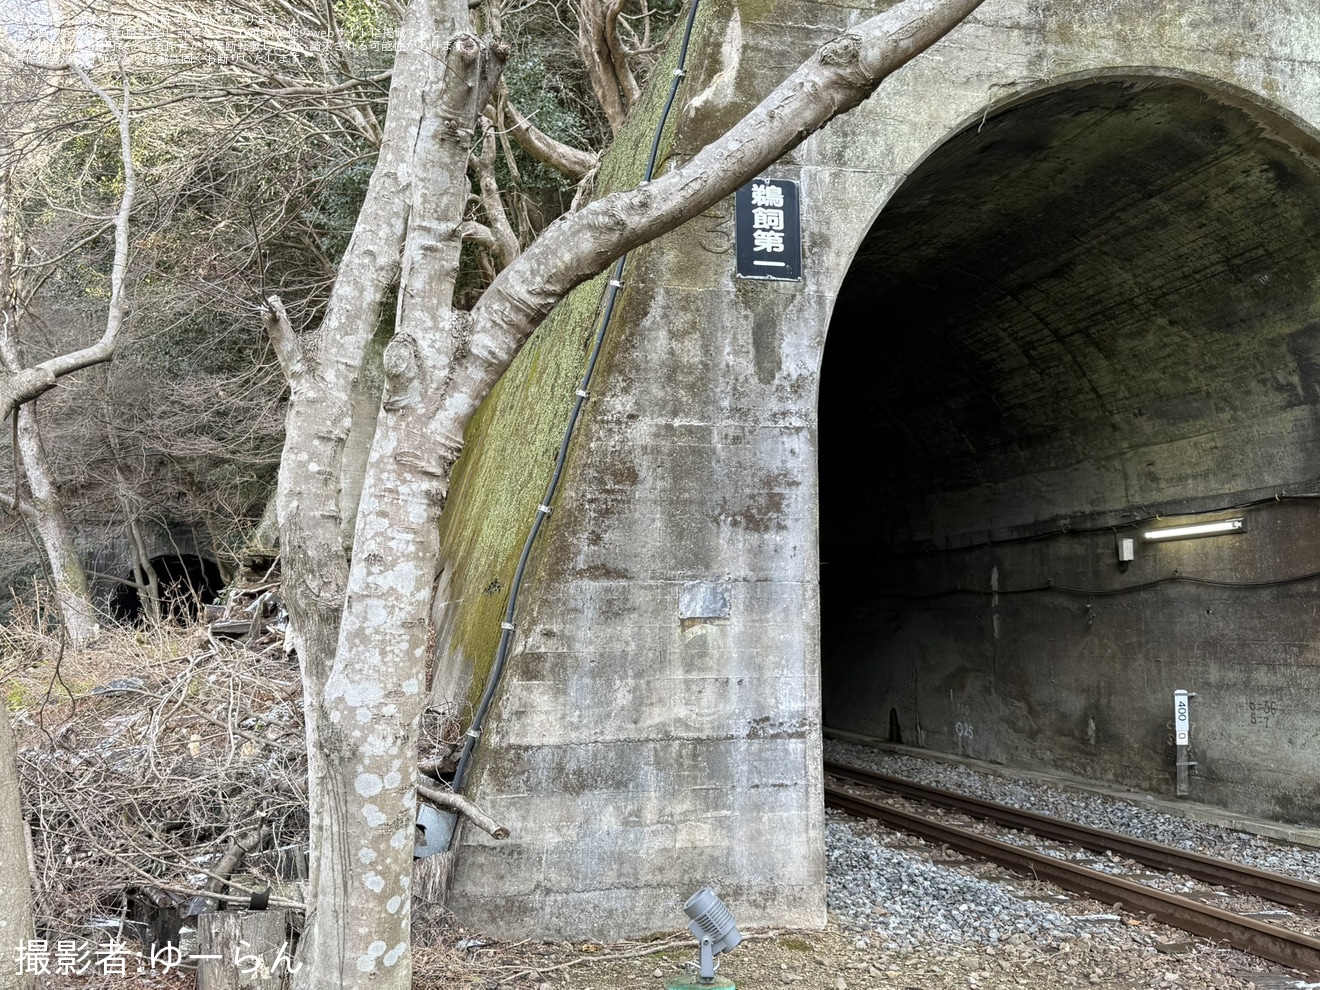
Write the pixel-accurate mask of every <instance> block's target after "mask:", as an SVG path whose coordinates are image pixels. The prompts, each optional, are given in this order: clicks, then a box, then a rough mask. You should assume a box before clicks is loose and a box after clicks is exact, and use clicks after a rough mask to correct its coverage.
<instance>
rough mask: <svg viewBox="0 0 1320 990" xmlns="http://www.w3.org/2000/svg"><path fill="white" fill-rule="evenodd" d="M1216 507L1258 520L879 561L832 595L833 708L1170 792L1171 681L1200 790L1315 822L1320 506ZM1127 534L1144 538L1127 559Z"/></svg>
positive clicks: (986, 754)
mask: <svg viewBox="0 0 1320 990" xmlns="http://www.w3.org/2000/svg"><path fill="white" fill-rule="evenodd" d="M1218 515H1221V516H1230V515H1231V516H1234V517H1237V516H1241V517H1244V518H1245V519H1246V520H1247V532H1246V533H1244V534H1241V535H1233V536H1224V537H1214V538H1204V539H1191V540H1182V541H1176V542H1171V543H1153V542H1149V541H1144V540H1143V539H1142V538H1141V536H1140V533H1141V532H1142V531H1143V530H1144V529H1145V528H1147V527H1128V528H1124V529H1120V530H1117V531H1115V530H1111V529H1101V530H1097V531H1092V532H1085V533H1079V532H1073V533H1066V534H1059V535H1057V536H1054V537H1051V538H1049V539H1043V540H1035V541H1023V542H1014V543H1006V544H1001V545H993V546H982V547H975V548H966V549H961V550H953V551H945V552H942V553H927V554H922V555H921V556H920V557H917V558H912V557H903V556H894V557H890V558H887V559H878V560H876V561H874V562H873V563H874V566H873V568H872V569H871V571H870V572H869V575H868V576H869V579H870V580H869V582H868V586H867V589H866V590H865V592H861V591H859V592H858V593H857V595H856V596H855V598H854V599H853V600H852V601H850V602H846V603H838V604H837V608H838V610H839V613H842V614H835V613H833V611H829V612H827V615H828V616H829V617H830V618H829V619H828V620H827V629H828V630H829V632H828V633H827V636H826V639H827V652H826V656H827V661H826V663H827V670H826V677H825V685H826V688H825V698H824V706H825V717H826V721H827V723H828V724H829V725H831V726H835V727H839V728H847V729H851V730H852V731H856V732H862V733H866V734H869V735H874V736H876V737H878V738H882V739H888V738H891V736H892V723H891V718H893V717H895V716H896V723H897V728H898V730H899V732H900V733H901V741H902V742H904V743H907V744H909V745H917V746H925V747H929V748H931V749H934V750H938V751H942V752H949V753H960V754H964V755H967V756H973V757H976V758H978V759H984V760H991V761H996V762H1002V763H1005V764H1008V765H1010V766H1023V767H1038V768H1045V769H1055V770H1065V771H1068V772H1072V773H1075V774H1078V775H1081V776H1087V777H1090V778H1092V779H1095V780H1105V781H1113V782H1116V783H1120V784H1126V785H1128V786H1132V787H1136V788H1141V789H1145V790H1149V791H1152V792H1154V793H1158V794H1164V795H1167V796H1173V793H1174V760H1175V753H1174V745H1173V736H1172V732H1173V729H1172V716H1173V700H1172V695H1173V692H1174V691H1175V690H1177V689H1184V690H1190V691H1193V692H1195V693H1196V694H1197V697H1196V699H1195V700H1194V701H1193V703H1192V719H1193V723H1194V724H1193V727H1192V759H1194V760H1197V761H1198V762H1199V764H1200V765H1199V766H1198V767H1197V768H1196V769H1195V771H1193V777H1192V797H1193V798H1194V799H1195V800H1198V801H1204V802H1207V803H1210V804H1216V805H1219V806H1221V807H1226V808H1230V809H1233V810H1236V811H1240V812H1243V813H1246V814H1249V815H1260V816H1268V817H1274V818H1279V819H1283V820H1289V821H1308V822H1315V821H1317V820H1320V789H1318V788H1317V784H1316V781H1315V775H1314V772H1313V770H1314V766H1315V763H1316V760H1317V758H1318V757H1320V701H1317V698H1318V697H1320V695H1317V692H1316V687H1317V685H1320V635H1318V634H1320V623H1317V620H1316V617H1315V614H1314V612H1315V610H1314V607H1313V603H1314V600H1315V594H1316V587H1317V584H1320V573H1318V569H1317V567H1316V561H1317V560H1320V525H1317V524H1318V523H1320V503H1317V502H1316V501H1315V500H1310V499H1308V500H1295V501H1284V502H1274V501H1271V502H1267V503H1265V504H1262V505H1259V506H1255V507H1251V508H1247V509H1244V510H1239V511H1237V512H1232V513H1222V514H1218ZM1180 521H1181V520H1179V519H1177V518H1173V517H1170V518H1166V519H1162V520H1160V522H1159V525H1160V526H1170V525H1176V524H1177V523H1178V522H1180ZM1118 537H1127V538H1131V539H1135V543H1136V549H1137V557H1136V560H1135V561H1133V562H1132V564H1131V565H1130V566H1129V567H1121V566H1120V564H1119V561H1118V555H1117V552H1116V539H1117V538H1118ZM1295 578H1303V580H1292V579H1295ZM891 713H892V714H891ZM894 741H900V740H898V739H895V740H894Z"/></svg>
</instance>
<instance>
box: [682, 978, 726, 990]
mask: <svg viewBox="0 0 1320 990" xmlns="http://www.w3.org/2000/svg"><path fill="white" fill-rule="evenodd" d="M665 990H734V985H733V981H732V980H726V979H723V978H721V977H718V976H717V977H715V979H713V980H711V981H710V982H709V983H703V982H702V979H701V977H700V976H685V977H683V978H682V979H681V980H670V981H669V982H668V983H666V984H665Z"/></svg>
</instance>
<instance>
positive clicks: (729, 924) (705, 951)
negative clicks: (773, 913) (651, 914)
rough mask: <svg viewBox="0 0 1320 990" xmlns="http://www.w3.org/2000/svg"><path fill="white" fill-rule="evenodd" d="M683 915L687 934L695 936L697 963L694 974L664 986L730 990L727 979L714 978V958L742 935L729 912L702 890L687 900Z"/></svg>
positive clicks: (671, 989)
mask: <svg viewBox="0 0 1320 990" xmlns="http://www.w3.org/2000/svg"><path fill="white" fill-rule="evenodd" d="M683 913H684V914H686V915H687V916H688V917H689V918H691V919H692V921H691V923H690V924H689V925H688V931H690V932H691V933H692V934H693V935H695V936H696V937H697V942H698V944H699V946H700V949H699V952H700V960H699V962H698V964H697V975H696V976H695V977H690V978H688V979H685V980H677V981H673V982H670V983H668V984H666V986H667V987H668V990H687V988H690V987H702V988H720V990H733V984H732V983H731V982H729V981H728V980H723V979H720V980H717V979H716V978H715V957H716V956H718V955H719V954H720V953H722V952H728V951H729V950H730V949H733V948H736V947H737V945H738V943H739V942H741V941H742V932H740V931H738V926H737V925H736V924H735V923H734V921H733V912H732V911H730V910H729V908H728V907H727V906H726V905H725V903H724V902H723V901H722V900H720V899H719V898H718V897H717V896H715V891H713V890H711V889H710V888H709V887H702V888H701V889H700V890H699V891H697V892H696V893H695V894H693V895H692V896H691V897H689V898H688V899H687V903H686V904H684V905H683Z"/></svg>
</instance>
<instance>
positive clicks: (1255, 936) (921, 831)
mask: <svg viewBox="0 0 1320 990" xmlns="http://www.w3.org/2000/svg"><path fill="white" fill-rule="evenodd" d="M825 803H826V804H827V805H828V806H830V807H833V808H840V809H842V810H844V811H847V812H850V813H851V814H854V815H860V816H862V817H864V818H874V819H878V820H879V821H882V822H884V823H885V824H887V825H890V826H892V827H894V828H897V829H901V830H902V831H905V832H911V833H913V834H915V835H920V836H922V837H923V838H926V839H931V840H934V841H937V842H940V843H943V844H945V845H947V846H949V847H950V848H951V849H956V850H958V851H959V852H963V853H966V854H968V855H971V856H976V857H978V858H981V859H988V860H991V861H992V862H995V863H999V864H1000V865H1002V866H1007V867H1008V868H1009V869H1012V870H1015V871H1017V872H1019V873H1022V874H1024V875H1026V876H1030V877H1033V878H1035V879H1038V880H1048V881H1050V882H1051V883H1053V884H1056V885H1057V886H1059V887H1062V888H1064V889H1065V890H1071V891H1073V892H1074V893H1077V894H1081V895H1083V896H1085V897H1091V898H1094V899H1095V900H1100V901H1105V902H1108V903H1115V902H1118V901H1121V902H1122V903H1123V905H1124V907H1125V908H1127V909H1128V910H1130V911H1134V912H1137V913H1140V914H1147V915H1150V916H1151V917H1153V918H1155V919H1156V920H1158V921H1161V922H1164V923H1165V924H1167V925H1171V926H1173V927H1174V928H1180V929H1182V930H1183V931H1185V932H1190V933H1191V934H1193V935H1200V936H1202V937H1205V938H1209V939H1213V940H1215V941H1222V942H1226V943H1228V944H1229V945H1231V946H1232V947H1233V948H1235V949H1240V950H1242V951H1243V952H1248V953H1251V954H1252V955H1255V956H1259V957H1261V958H1262V959H1268V960H1270V961H1271V962H1276V963H1279V964H1281V965H1283V966H1288V967H1291V968H1293V969H1298V970H1301V971H1303V972H1307V973H1320V940H1317V939H1314V938H1311V937H1310V936H1308V935H1301V934H1298V933H1296V932H1290V931H1288V930H1287V929H1284V928H1279V927H1278V926H1276V925H1269V924H1266V923H1264V922H1261V921H1256V920H1254V919H1252V918H1245V917H1242V916H1240V915H1235V914H1231V913H1229V912H1228V911H1222V910H1220V909H1219V908H1215V907H1210V906H1209V905H1206V904H1199V903H1197V902H1196V901H1191V900H1188V899H1187V898H1185V897H1179V896H1177V895H1175V894H1166V893H1164V892H1163V891H1160V890H1156V889H1154V888H1153V887H1144V886H1142V885H1141V884H1139V883H1133V882H1132V881H1131V880H1124V879H1122V878H1121V877H1115V876H1110V875H1108V874H1106V873H1099V872H1097V871H1095V870H1090V869H1087V868H1086V867H1084V866H1077V865H1076V864H1073V863H1069V862H1067V861H1065V860H1062V859H1056V858H1054V857H1053V856H1046V855H1045V854H1044V853H1038V852H1034V851H1032V850H1030V849H1023V848H1021V847H1020V846H1011V845H1009V844H1008V843H1006V842H1000V841H999V840H998V839H991V838H988V837H986V836H983V835H976V834H975V833H972V832H967V831H964V830H963V829H960V828H956V827H954V826H952V825H946V824H944V823H943V822H937V821H934V820H932V819H930V818H923V817H922V816H921V815H914V814H911V813H910V812H906V811H899V810H898V809H897V808H890V807H888V806H886V805H883V804H879V803H877V802H875V801H868V800H867V799H866V798H861V797H857V796H856V795H853V794H848V793H847V792H845V791H841V790H837V789H836V788H832V787H826V788H825Z"/></svg>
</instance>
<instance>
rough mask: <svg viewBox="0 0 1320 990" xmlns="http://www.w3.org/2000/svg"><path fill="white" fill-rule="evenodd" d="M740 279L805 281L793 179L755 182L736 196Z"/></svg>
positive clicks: (796, 193) (799, 221) (796, 189)
mask: <svg viewBox="0 0 1320 990" xmlns="http://www.w3.org/2000/svg"><path fill="white" fill-rule="evenodd" d="M734 208H735V209H734V212H735V215H736V228H737V231H738V277H739V278H768V279H780V280H783V281H788V282H796V281H799V280H800V279H801V278H802V223H801V217H800V215H799V212H798V186H797V183H796V182H793V181H792V180H791V179H753V180H752V181H751V182H749V183H747V185H745V186H743V187H742V188H741V189H739V190H738V192H737V193H735V195H734Z"/></svg>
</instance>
